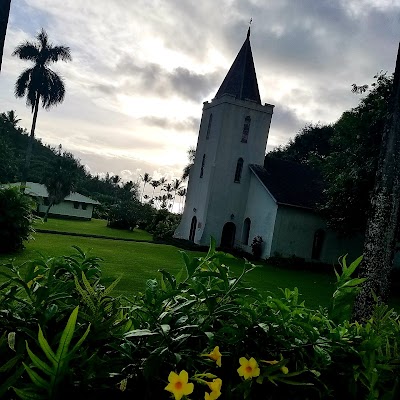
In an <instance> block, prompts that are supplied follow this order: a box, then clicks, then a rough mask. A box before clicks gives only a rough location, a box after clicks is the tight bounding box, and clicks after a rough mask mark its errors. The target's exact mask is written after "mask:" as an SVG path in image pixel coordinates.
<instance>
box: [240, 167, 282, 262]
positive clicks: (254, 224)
mask: <svg viewBox="0 0 400 400" xmlns="http://www.w3.org/2000/svg"><path fill="white" fill-rule="evenodd" d="M277 210H278V206H277V204H276V202H275V200H274V199H273V198H272V196H271V195H270V193H269V192H268V191H267V190H266V189H265V187H264V186H263V185H262V183H261V182H260V181H259V180H258V178H257V177H256V176H255V175H254V174H253V173H252V174H251V179H250V188H249V195H248V200H247V205H246V209H245V212H244V215H243V220H242V221H241V224H240V235H238V238H240V240H239V241H238V242H237V243H236V246H237V247H239V248H241V249H243V250H244V251H246V252H248V253H251V251H252V250H251V243H252V240H253V239H254V237H256V236H261V237H262V239H263V245H262V246H263V248H262V249H263V250H262V258H266V257H269V256H270V252H271V246H272V239H273V235H274V226H275V219H276V214H277ZM246 218H249V219H250V221H251V223H250V234H249V241H248V244H247V245H246V244H245V243H243V240H242V239H243V233H244V232H243V231H244V220H245V219H246Z"/></svg>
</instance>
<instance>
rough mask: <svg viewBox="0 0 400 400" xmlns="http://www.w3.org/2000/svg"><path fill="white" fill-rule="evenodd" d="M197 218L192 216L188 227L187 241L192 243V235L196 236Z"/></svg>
mask: <svg viewBox="0 0 400 400" xmlns="http://www.w3.org/2000/svg"><path fill="white" fill-rule="evenodd" d="M196 226H197V218H196V217H195V216H194V217H193V218H192V223H191V225H190V233H189V240H190V241H191V242H194V235H195V234H196Z"/></svg>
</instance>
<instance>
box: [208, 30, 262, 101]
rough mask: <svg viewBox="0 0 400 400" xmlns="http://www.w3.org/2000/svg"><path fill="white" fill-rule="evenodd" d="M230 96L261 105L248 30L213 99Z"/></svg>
mask: <svg viewBox="0 0 400 400" xmlns="http://www.w3.org/2000/svg"><path fill="white" fill-rule="evenodd" d="M224 94H230V95H232V96H235V97H236V98H237V99H240V100H251V101H255V102H256V103H258V104H261V98H260V92H259V90H258V83H257V76H256V70H255V68H254V61H253V54H252V52H251V46H250V28H249V30H248V32H247V37H246V40H245V41H244V43H243V46H242V48H241V49H240V51H239V53H238V55H237V56H236V58H235V61H234V62H233V64H232V66H231V68H230V70H229V71H228V73H227V75H226V77H225V79H224V81H223V82H222V84H221V87H220V88H219V89H218V92H217V94H216V95H215V98H219V97H221V96H223V95H224Z"/></svg>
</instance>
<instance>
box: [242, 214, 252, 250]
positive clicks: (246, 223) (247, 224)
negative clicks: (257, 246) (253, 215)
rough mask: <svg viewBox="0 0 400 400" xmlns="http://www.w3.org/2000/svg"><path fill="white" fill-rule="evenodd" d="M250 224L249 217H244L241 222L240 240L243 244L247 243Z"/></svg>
mask: <svg viewBox="0 0 400 400" xmlns="http://www.w3.org/2000/svg"><path fill="white" fill-rule="evenodd" d="M250 226H251V221H250V218H246V219H245V220H244V222H243V234H242V242H243V244H245V245H248V244H249V236H250Z"/></svg>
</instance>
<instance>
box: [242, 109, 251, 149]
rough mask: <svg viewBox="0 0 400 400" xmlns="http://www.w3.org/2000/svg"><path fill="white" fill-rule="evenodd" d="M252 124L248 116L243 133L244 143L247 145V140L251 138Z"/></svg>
mask: <svg viewBox="0 0 400 400" xmlns="http://www.w3.org/2000/svg"><path fill="white" fill-rule="evenodd" d="M250 122H251V118H250V116H249V115H248V116H247V117H246V118H245V119H244V125H243V132H242V143H247V139H248V138H249V131H250Z"/></svg>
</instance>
